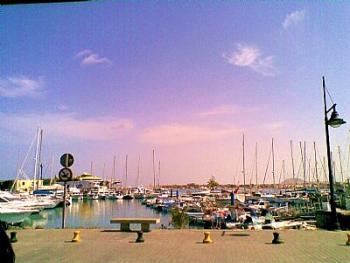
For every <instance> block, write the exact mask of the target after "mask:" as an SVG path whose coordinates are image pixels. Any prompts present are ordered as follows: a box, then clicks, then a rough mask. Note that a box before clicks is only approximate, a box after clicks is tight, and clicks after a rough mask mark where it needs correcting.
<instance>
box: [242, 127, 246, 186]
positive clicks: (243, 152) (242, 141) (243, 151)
mask: <svg viewBox="0 0 350 263" xmlns="http://www.w3.org/2000/svg"><path fill="white" fill-rule="evenodd" d="M242 151H243V159H242V165H243V167H242V168H243V171H242V172H243V191H244V193H246V189H245V165H244V134H243V141H242Z"/></svg>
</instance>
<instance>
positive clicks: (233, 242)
mask: <svg viewBox="0 0 350 263" xmlns="http://www.w3.org/2000/svg"><path fill="white" fill-rule="evenodd" d="M75 230H76V229H64V230H59V229H50V230H49V229H42V230H32V229H28V230H20V231H18V233H17V237H18V242H17V243H13V248H14V251H15V253H16V262H18V263H22V262H23V263H24V262H25V263H36V262H69V263H71V262H123V263H134V262H135V263H136V262H137V263H139V262H144V263H148V262H149V263H163V262H169V263H175V262H220V263H225V262H249V263H251V262H252V263H254V262H270V263H273V262H276V263H277V262H278V263H280V262H286V263H288V262H291V263H292V262H293V263H294V262H318V263H321V262H327V263H328V262H350V247H349V246H346V244H345V243H346V241H347V236H346V233H345V232H342V231H335V232H329V231H323V230H315V231H298V230H284V231H279V233H280V238H281V239H282V240H283V241H284V243H283V244H278V245H274V244H272V243H271V242H272V239H273V235H272V233H273V232H272V231H232V230H229V231H225V234H223V231H222V230H220V231H219V230H210V233H211V239H212V240H213V243H211V244H203V242H202V241H203V233H204V231H203V230H188V229H186V230H154V231H152V232H150V233H145V234H144V239H145V242H144V243H136V242H135V240H136V237H137V235H136V234H137V233H135V232H130V233H126V232H120V231H116V230H103V229H79V230H80V236H81V242H79V243H72V242H71V240H72V238H73V232H74V231H75Z"/></svg>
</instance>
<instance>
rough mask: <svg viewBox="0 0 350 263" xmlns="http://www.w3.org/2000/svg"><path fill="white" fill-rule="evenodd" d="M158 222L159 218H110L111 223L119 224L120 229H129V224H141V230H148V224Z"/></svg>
mask: <svg viewBox="0 0 350 263" xmlns="http://www.w3.org/2000/svg"><path fill="white" fill-rule="evenodd" d="M159 222H160V219H159V218H112V219H111V224H116V223H119V224H120V231H130V224H141V230H142V231H143V232H149V231H150V227H149V225H150V224H157V223H159Z"/></svg>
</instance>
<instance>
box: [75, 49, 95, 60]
mask: <svg viewBox="0 0 350 263" xmlns="http://www.w3.org/2000/svg"><path fill="white" fill-rule="evenodd" d="M91 53H92V51H91V50H90V49H84V50H82V51H79V52H78V53H77V54H76V55H75V57H76V58H81V57H85V56H88V55H90V54H91Z"/></svg>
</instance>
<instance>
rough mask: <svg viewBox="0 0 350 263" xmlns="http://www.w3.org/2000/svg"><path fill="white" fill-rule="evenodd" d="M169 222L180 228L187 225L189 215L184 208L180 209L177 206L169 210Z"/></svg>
mask: <svg viewBox="0 0 350 263" xmlns="http://www.w3.org/2000/svg"><path fill="white" fill-rule="evenodd" d="M170 214H171V224H172V225H173V226H174V228H177V229H181V228H185V227H186V226H187V225H188V222H189V217H188V215H187V213H186V209H180V208H178V207H177V206H176V207H174V208H172V209H171V210H170Z"/></svg>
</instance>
